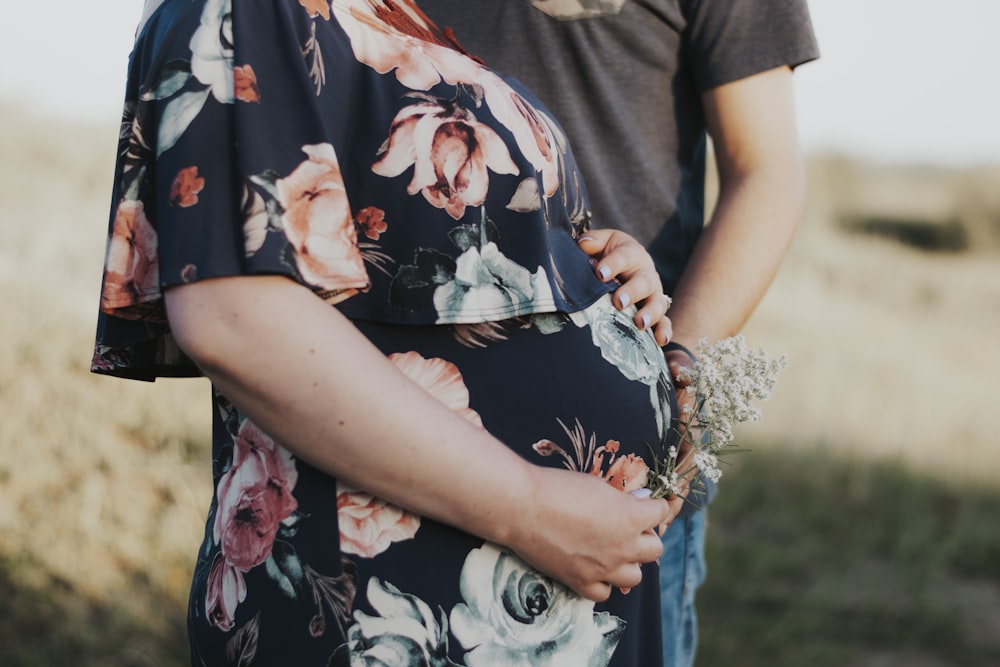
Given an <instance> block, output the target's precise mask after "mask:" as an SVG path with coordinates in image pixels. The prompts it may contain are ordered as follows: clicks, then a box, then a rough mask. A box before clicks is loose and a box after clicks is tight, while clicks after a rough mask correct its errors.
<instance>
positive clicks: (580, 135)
mask: <svg viewBox="0 0 1000 667" xmlns="http://www.w3.org/2000/svg"><path fill="white" fill-rule="evenodd" d="M419 6H420V8H421V9H422V10H424V11H425V12H426V13H427V14H428V15H429V16H430V18H431V19H432V20H433V21H434V22H435V23H436V24H437V25H438V26H440V27H441V28H451V29H453V31H454V33H455V36H456V38H457V40H458V42H459V43H460V44H461V45H462V46H463V47H464V48H465V49H467V50H468V51H469V52H471V53H472V54H473V55H475V56H478V57H480V58H482V59H483V60H484V61H485V62H486V64H487V65H488V66H490V67H491V68H492V69H494V70H496V71H498V72H500V73H502V74H506V75H510V76H513V77H514V78H516V79H518V80H520V81H521V82H522V83H524V84H525V85H526V86H527V87H528V88H530V89H531V90H532V91H533V92H534V93H535V94H536V95H538V97H539V98H540V99H541V100H542V102H543V103H544V104H545V105H546V106H547V107H548V108H549V110H550V111H551V112H552V114H553V116H554V117H555V119H556V120H557V121H558V122H559V123H560V125H562V126H563V128H564V129H565V130H566V133H567V135H568V136H569V139H570V145H571V146H572V148H573V153H574V155H575V158H576V161H577V163H578V165H579V166H580V169H581V170H582V173H583V177H584V181H585V184H586V188H587V191H588V193H589V195H590V203H591V208H592V211H593V214H594V225H595V226H596V227H611V228H616V229H622V230H625V231H627V232H629V233H630V234H632V235H633V236H635V237H636V238H637V239H639V240H640V241H641V242H643V243H644V244H647V245H648V246H649V248H650V251H651V253H652V254H653V256H654V259H656V262H657V268H658V269H659V271H660V275H661V276H662V277H663V280H664V287H665V289H666V291H668V292H670V291H672V290H673V287H674V286H675V285H676V282H677V279H678V277H679V276H680V274H681V272H682V271H683V269H684V266H685V264H686V263H687V259H688V257H689V256H690V254H691V250H692V248H693V247H694V244H695V242H696V241H697V239H698V236H699V234H700V233H701V230H702V225H703V221H704V176H705V151H706V133H705V119H704V113H703V110H702V105H701V97H700V96H701V94H702V93H703V92H704V91H706V90H709V89H711V88H714V87H716V86H720V85H722V84H725V83H729V82H731V81H736V80H738V79H741V78H744V77H747V76H750V75H753V74H756V73H759V72H763V71H766V70H769V69H772V68H775V67H780V66H782V65H789V66H792V67H795V66H797V65H799V64H801V63H804V62H806V61H808V60H812V59H814V58H816V57H817V55H818V50H817V46H816V40H815V36H814V34H813V30H812V26H811V23H810V19H809V12H808V9H807V7H806V4H805V0H726V1H725V2H721V1H716V2H711V1H710V0H419ZM554 16H555V17H558V18H554Z"/></svg>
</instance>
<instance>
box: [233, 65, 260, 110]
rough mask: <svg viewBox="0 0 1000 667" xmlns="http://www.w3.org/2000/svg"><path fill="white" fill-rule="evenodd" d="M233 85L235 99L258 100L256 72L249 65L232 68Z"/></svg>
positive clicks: (243, 100) (241, 100)
mask: <svg viewBox="0 0 1000 667" xmlns="http://www.w3.org/2000/svg"><path fill="white" fill-rule="evenodd" d="M233 87H234V91H233V92H234V94H235V95H236V99H238V100H239V101H240V102H260V88H259V87H258V86H257V73H256V72H254V71H253V67H251V66H250V65H243V66H241V67H234V68H233Z"/></svg>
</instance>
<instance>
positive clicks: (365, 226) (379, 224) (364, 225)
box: [354, 206, 389, 241]
mask: <svg viewBox="0 0 1000 667" xmlns="http://www.w3.org/2000/svg"><path fill="white" fill-rule="evenodd" d="M354 218H355V222H357V224H358V227H359V228H360V229H361V231H363V232H364V234H365V236H367V237H368V238H370V239H371V240H372V241H378V239H379V237H380V236H382V234H383V233H384V232H385V230H387V229H389V223H387V222H386V221H385V211H383V210H382V209H380V208H375V207H374V206H366V207H365V208H363V209H361V210H360V211H358V214H357V215H356V216H354Z"/></svg>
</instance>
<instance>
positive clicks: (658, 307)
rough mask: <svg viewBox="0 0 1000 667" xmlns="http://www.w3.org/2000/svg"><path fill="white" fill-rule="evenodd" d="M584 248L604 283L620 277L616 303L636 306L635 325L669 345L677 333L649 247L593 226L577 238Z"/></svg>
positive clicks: (612, 231) (625, 306)
mask: <svg viewBox="0 0 1000 667" xmlns="http://www.w3.org/2000/svg"><path fill="white" fill-rule="evenodd" d="M577 243H578V244H579V246H580V249H581V250H583V251H584V252H585V253H587V254H588V255H590V256H591V258H592V260H593V262H594V271H595V272H596V273H597V277H598V278H600V280H601V281H602V282H608V281H610V280H613V279H617V280H618V281H619V282H620V283H621V287H619V288H618V289H617V290H615V295H614V303H615V306H616V307H618V308H619V309H622V310H624V309H625V308H627V307H628V306H631V305H636V306H637V310H636V313H635V318H634V320H635V324H636V326H637V327H639V328H640V329H649V328H651V329H652V330H653V335H654V337H655V338H656V342H657V343H659V344H660V345H661V346H662V345H666V344H667V343H668V342H669V341H670V338H671V336H672V335H673V328H672V326H671V324H670V318H669V317H667V309H668V308H669V307H670V300H669V298H668V297H667V296H666V295H665V294H664V293H663V286H662V283H661V282H660V275H659V274H658V273H657V272H656V266H655V265H654V264H653V258H652V257H650V256H649V253H648V252H646V249H645V248H643V247H642V245H641V244H640V243H639V242H638V241H636V240H635V239H634V238H632V237H631V236H629V235H628V234H626V233H625V232H622V231H618V230H614V229H592V230H590V231H588V232H586V233H584V235H583V236H581V237H580V238H578V239H577Z"/></svg>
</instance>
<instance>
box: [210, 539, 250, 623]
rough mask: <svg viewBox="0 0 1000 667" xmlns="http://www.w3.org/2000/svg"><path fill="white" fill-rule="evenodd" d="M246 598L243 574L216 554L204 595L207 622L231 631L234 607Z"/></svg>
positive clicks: (234, 615)
mask: <svg viewBox="0 0 1000 667" xmlns="http://www.w3.org/2000/svg"><path fill="white" fill-rule="evenodd" d="M246 597H247V584H246V581H245V580H244V579H243V573H242V572H240V571H239V570H238V569H236V568H235V567H233V565H232V564H231V563H230V562H229V561H227V560H226V559H225V558H224V557H223V556H222V554H218V555H217V556H216V557H215V562H213V563H212V569H211V570H210V571H209V573H208V590H207V591H206V593H205V612H206V614H207V615H208V619H209V622H210V623H211V624H212V625H214V626H215V627H217V628H219V629H220V630H223V631H225V632H228V631H229V630H232V629H233V624H234V619H235V617H236V607H237V605H239V603H240V602H243V601H244V600H245V599H246Z"/></svg>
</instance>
